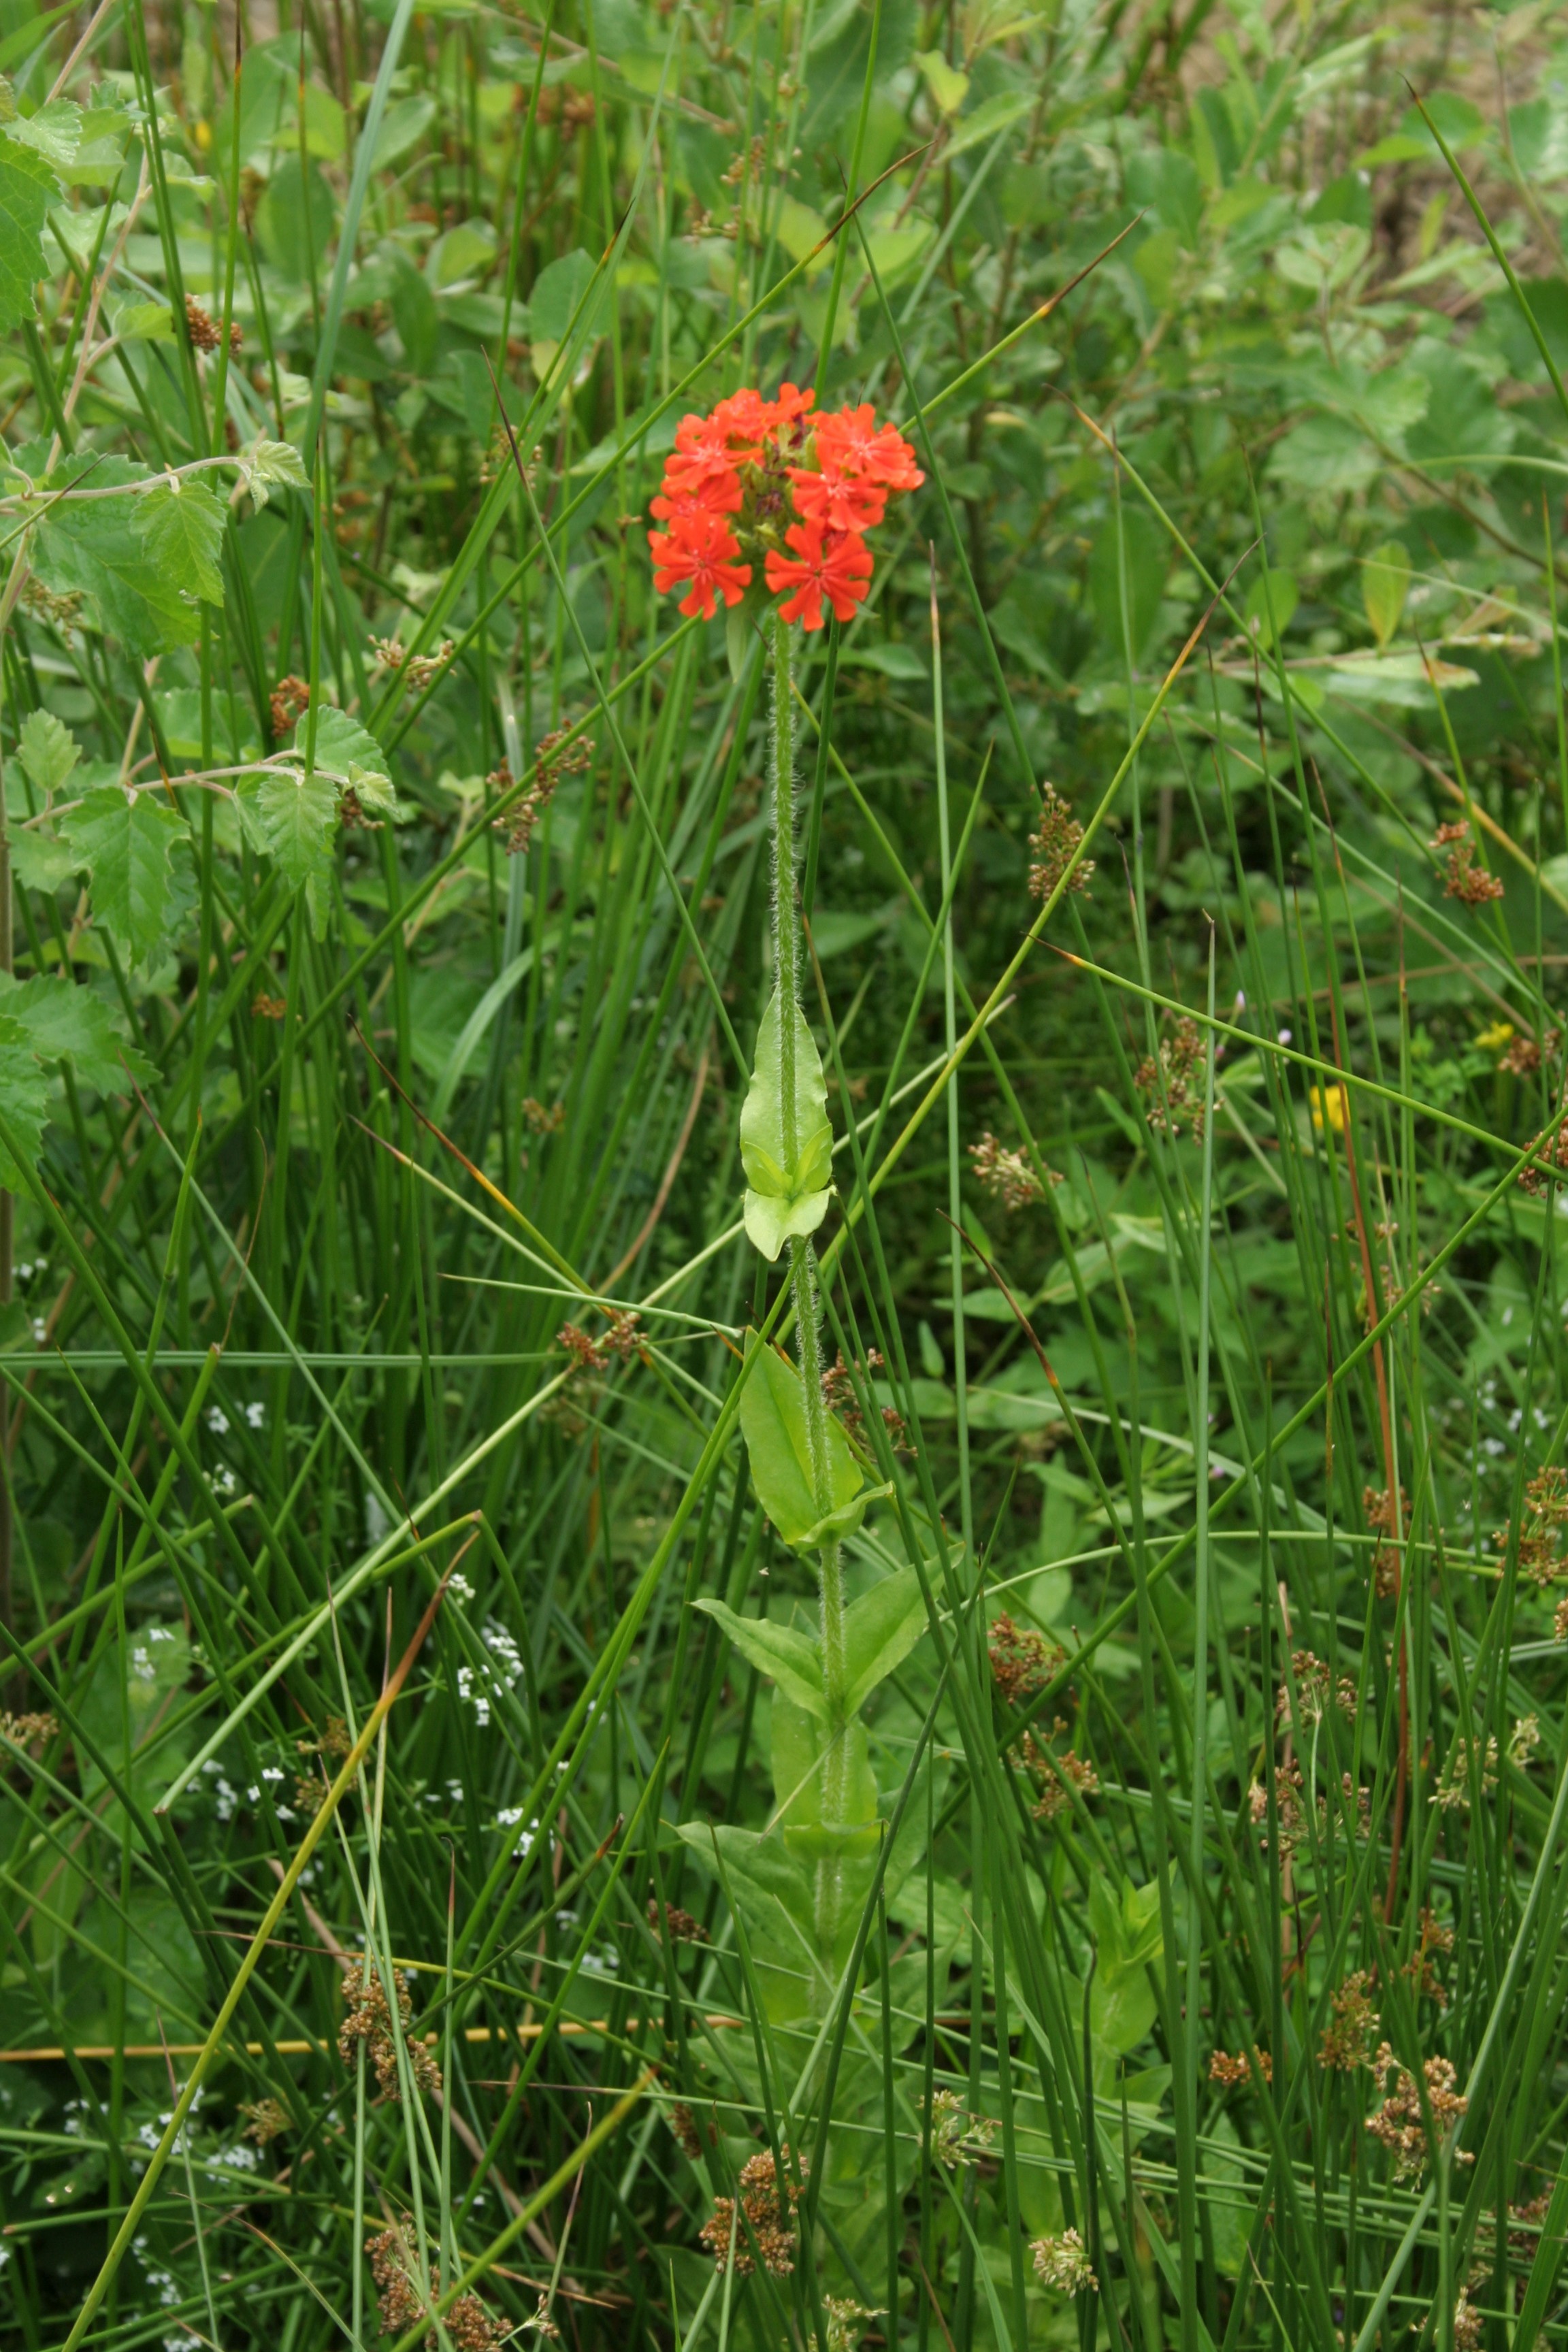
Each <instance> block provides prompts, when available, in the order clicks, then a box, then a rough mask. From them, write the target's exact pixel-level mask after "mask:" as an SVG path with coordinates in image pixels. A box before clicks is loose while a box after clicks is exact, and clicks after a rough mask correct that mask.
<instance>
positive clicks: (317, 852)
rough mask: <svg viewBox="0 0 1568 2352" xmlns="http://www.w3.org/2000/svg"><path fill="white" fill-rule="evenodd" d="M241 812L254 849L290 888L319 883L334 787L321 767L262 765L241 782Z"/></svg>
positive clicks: (334, 809) (327, 865) (327, 853)
mask: <svg viewBox="0 0 1568 2352" xmlns="http://www.w3.org/2000/svg"><path fill="white" fill-rule="evenodd" d="M238 799H239V807H240V814H241V815H242V816H243V817H244V819H245V823H246V827H247V831H248V833H249V835H250V837H251V839H252V840H253V841H254V842H255V844H256V845H257V847H258V849H263V850H265V851H266V853H267V855H268V856H269V857H271V858H273V859H275V860H276V862H277V866H278V870H279V873H280V874H281V875H282V877H283V879H284V881H285V882H286V883H287V884H288V886H289V888H290V889H291V890H299V889H304V888H309V887H310V886H311V885H312V884H314V885H316V886H318V887H319V886H320V885H321V883H323V882H324V881H325V879H326V877H327V876H328V875H329V874H330V873H331V866H332V829H333V827H334V825H335V824H336V823H337V814H338V789H337V786H336V784H335V783H334V782H332V780H331V777H330V776H324V775H322V774H321V772H319V771H318V772H317V773H316V774H315V775H313V776H312V777H311V778H310V782H306V780H305V772H304V770H303V768H266V769H263V770H262V771H261V772H260V773H259V774H258V775H253V776H247V778H246V779H245V782H243V783H242V784H241V785H240V787H239V793H238Z"/></svg>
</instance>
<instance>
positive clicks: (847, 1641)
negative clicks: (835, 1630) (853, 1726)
mask: <svg viewBox="0 0 1568 2352" xmlns="http://www.w3.org/2000/svg"><path fill="white" fill-rule="evenodd" d="M926 1622H927V1619H926V1605H925V1599H924V1596H923V1594H922V1593H921V1580H920V1578H919V1577H918V1576H917V1575H916V1574H915V1571H914V1570H913V1569H912V1568H900V1570H898V1571H897V1573H896V1574H894V1575H892V1576H885V1577H883V1579H882V1580H881V1582H880V1583H879V1584H874V1585H872V1587H871V1589H870V1591H868V1592H863V1593H862V1594H861V1595H860V1598H859V1599H858V1601H851V1602H850V1604H849V1607H848V1609H847V1611H846V1612H845V1618H844V1648H845V1664H846V1669H847V1674H848V1677H849V1687H848V1690H847V1692H846V1694H845V1699H844V1705H845V1708H846V1710H847V1713H848V1714H850V1715H854V1714H855V1713H856V1712H857V1711H858V1708H859V1707H860V1706H863V1705H864V1703H865V1701H866V1700H867V1699H868V1697H869V1696H870V1695H871V1693H872V1692H873V1691H874V1690H875V1689H876V1687H877V1685H878V1684H879V1683H882V1682H886V1681H887V1679H888V1676H889V1675H890V1674H891V1673H892V1671H893V1669H894V1667H895V1666H898V1665H901V1664H902V1663H903V1661H904V1660H905V1659H906V1658H907V1657H908V1656H909V1654H910V1651H911V1650H912V1649H913V1648H914V1646H915V1643H917V1642H918V1641H919V1640H920V1638H921V1634H922V1633H924V1632H925V1630H926Z"/></svg>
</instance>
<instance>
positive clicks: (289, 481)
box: [245, 440, 310, 507]
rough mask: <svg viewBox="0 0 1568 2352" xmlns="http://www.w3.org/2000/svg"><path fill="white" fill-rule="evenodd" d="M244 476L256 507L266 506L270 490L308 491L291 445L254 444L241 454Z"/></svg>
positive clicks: (300, 461)
mask: <svg viewBox="0 0 1568 2352" xmlns="http://www.w3.org/2000/svg"><path fill="white" fill-rule="evenodd" d="M245 475H246V480H247V483H248V484H249V486H250V495H251V497H252V498H253V499H255V500H256V503H257V505H258V507H264V506H265V505H266V504H267V499H268V491H270V490H275V489H289V490H308V489H309V488H310V476H309V474H307V472H306V471H305V461H304V459H303V458H302V457H300V452H299V451H298V449H296V448H295V446H294V444H293V443H292V442H291V441H267V440H259V441H257V442H255V443H254V444H253V445H252V446H251V447H250V448H248V449H247V451H246V453H245Z"/></svg>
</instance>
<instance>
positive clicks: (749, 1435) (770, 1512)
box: [741, 1331, 888, 1551]
mask: <svg viewBox="0 0 1568 2352" xmlns="http://www.w3.org/2000/svg"><path fill="white" fill-rule="evenodd" d="M754 1358H755V1359H756V1368H755V1370H753V1371H752V1376H751V1378H750V1379H749V1380H748V1381H747V1382H746V1385H745V1387H744V1388H743V1389H742V1391H741V1430H742V1434H743V1436H744V1438H745V1441H746V1453H747V1455H748V1458H749V1459H750V1462H751V1465H752V1485H753V1486H755V1487H756V1490H757V1499H758V1501H759V1502H760V1503H761V1504H762V1507H763V1510H764V1511H765V1512H766V1513H767V1516H768V1517H769V1518H770V1519H771V1520H772V1521H773V1526H774V1527H775V1528H777V1529H778V1531H779V1534H780V1535H781V1536H782V1537H783V1538H784V1542H785V1543H786V1544H789V1545H790V1546H792V1547H793V1549H795V1550H797V1551H805V1550H810V1549H815V1548H816V1546H817V1545H818V1544H823V1543H833V1542H837V1541H838V1539H839V1538H842V1537H844V1536H847V1535H852V1534H853V1533H854V1531H855V1529H856V1528H858V1526H859V1524H860V1522H861V1520H862V1518H864V1517H865V1515H866V1506H867V1504H868V1503H869V1502H871V1501H873V1500H874V1499H875V1496H877V1495H879V1494H885V1493H886V1492H887V1491H888V1490H887V1488H886V1487H877V1488H874V1489H872V1490H870V1491H862V1490H863V1488H864V1486H865V1482H864V1480H863V1479H862V1477H861V1475H860V1465H859V1464H858V1462H857V1461H856V1459H855V1456H854V1454H852V1453H851V1452H850V1450H849V1440H848V1439H847V1437H846V1436H845V1434H844V1432H843V1430H842V1429H841V1428H840V1427H839V1425H838V1423H837V1421H835V1420H834V1418H833V1416H832V1414H831V1413H829V1414H828V1416H827V1449H828V1475H829V1479H830V1481H831V1486H832V1496H833V1502H832V1508H831V1509H830V1510H829V1511H828V1512H827V1514H826V1517H824V1516H822V1515H821V1514H820V1513H819V1512H818V1509H817V1504H816V1491H815V1488H814V1487H813V1485H812V1477H811V1456H810V1452H809V1449H808V1446H807V1443H806V1433H805V1400H804V1398H803V1397H802V1394H801V1387H800V1375H799V1374H798V1373H797V1372H796V1370H795V1367H794V1365H793V1364H790V1363H787V1362H786V1361H785V1360H784V1358H783V1357H782V1356H781V1355H780V1354H779V1353H778V1351H777V1350H776V1349H773V1348H771V1347H764V1346H763V1343H762V1341H761V1340H760V1339H758V1338H757V1335H756V1333H755V1332H754V1331H748V1332H747V1334H746V1360H747V1362H748V1363H751V1362H752V1360H753V1359H754Z"/></svg>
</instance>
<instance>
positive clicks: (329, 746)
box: [294, 704, 392, 799]
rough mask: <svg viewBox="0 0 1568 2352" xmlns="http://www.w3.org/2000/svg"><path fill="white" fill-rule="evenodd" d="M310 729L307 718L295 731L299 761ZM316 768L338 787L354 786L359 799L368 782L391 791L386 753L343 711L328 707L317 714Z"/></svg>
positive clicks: (324, 707) (302, 755) (328, 705)
mask: <svg viewBox="0 0 1568 2352" xmlns="http://www.w3.org/2000/svg"><path fill="white" fill-rule="evenodd" d="M309 733H310V718H309V715H307V716H306V717H305V718H303V719H300V723H299V725H298V726H297V727H296V728H295V730H294V749H295V751H296V752H297V753H298V754H299V756H300V759H303V758H304V756H305V739H306V737H307V735H308V734H309ZM316 765H317V767H318V768H319V769H324V770H325V772H327V774H328V775H330V776H331V777H333V778H335V779H336V781H337V782H339V783H340V784H348V783H356V784H357V786H358V787H359V788H361V797H362V799H363V785H364V783H365V782H366V780H367V778H374V779H375V780H377V781H378V782H380V783H381V784H382V786H383V787H384V789H385V790H386V791H387V792H388V793H390V791H391V789H392V781H391V772H390V770H389V769H388V766H387V759H386V753H385V752H384V751H383V750H382V748H381V745H380V744H379V743H378V742H377V741H376V740H375V737H374V735H373V734H372V733H371V732H370V730H369V729H368V728H365V727H362V726H361V725H360V723H359V720H358V719H351V718H350V717H349V714H348V712H347V711H346V710H338V709H334V708H333V707H332V706H331V704H326V705H323V707H322V708H321V709H320V710H318V711H317V713H316ZM356 771H357V772H358V773H357V777H356V773H355V772H356Z"/></svg>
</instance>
